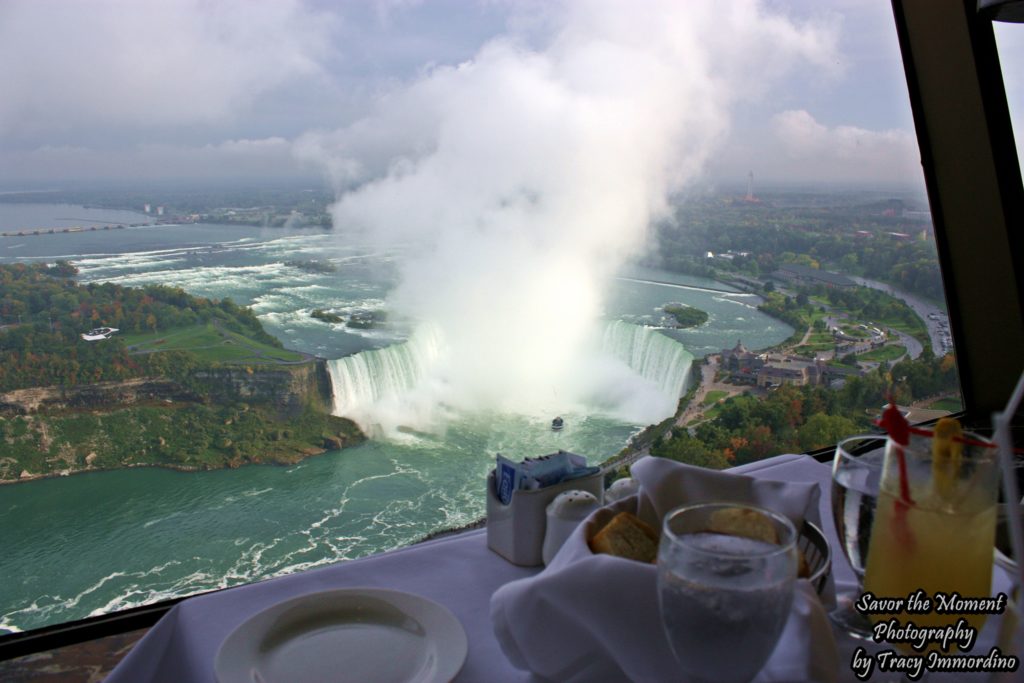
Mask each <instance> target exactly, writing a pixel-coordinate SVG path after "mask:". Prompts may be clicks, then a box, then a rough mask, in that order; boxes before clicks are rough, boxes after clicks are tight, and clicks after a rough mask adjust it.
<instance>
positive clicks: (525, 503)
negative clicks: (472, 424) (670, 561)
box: [487, 470, 604, 567]
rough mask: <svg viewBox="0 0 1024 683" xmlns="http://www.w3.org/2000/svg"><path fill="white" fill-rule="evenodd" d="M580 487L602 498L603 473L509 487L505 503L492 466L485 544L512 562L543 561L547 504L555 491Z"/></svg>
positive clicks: (530, 564) (526, 564)
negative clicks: (528, 486)
mask: <svg viewBox="0 0 1024 683" xmlns="http://www.w3.org/2000/svg"><path fill="white" fill-rule="evenodd" d="M570 490H579V491H588V492H589V493H592V494H594V496H595V497H596V498H597V500H598V501H599V502H600V501H603V494H604V476H603V475H602V474H601V472H600V470H598V471H596V472H594V473H592V474H587V475H585V476H582V477H578V478H575V479H568V480H565V481H562V482H560V483H557V484H552V485H550V486H545V487H543V488H537V489H512V490H511V496H510V498H509V502H508V504H504V503H502V502H501V500H499V498H498V489H497V487H496V485H495V470H492V471H491V472H490V474H489V475H488V476H487V547H488V548H490V549H491V550H493V551H494V552H496V553H498V554H499V555H501V556H502V557H504V558H505V559H506V560H508V561H509V562H511V563H512V564H515V565H519V566H522V567H536V566H539V565H541V564H543V562H544V559H543V548H544V532H545V530H546V527H547V507H548V504H549V503H551V501H553V500H554V499H555V498H556V497H557V496H558V494H560V493H562V492H564V491H570Z"/></svg>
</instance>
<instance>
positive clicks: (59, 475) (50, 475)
mask: <svg viewBox="0 0 1024 683" xmlns="http://www.w3.org/2000/svg"><path fill="white" fill-rule="evenodd" d="M367 440H368V437H367V438H366V439H363V440H362V441H359V442H357V443H353V444H350V445H345V446H342V447H341V448H320V449H316V448H315V447H313V446H310V452H308V453H299V454H298V455H297V457H295V459H293V460H277V459H274V458H267V459H263V460H258V461H254V462H245V463H241V464H238V465H232V464H230V463H228V462H225V463H224V464H223V465H221V466H219V467H214V466H210V467H196V466H193V465H175V464H172V463H155V462H154V463H146V462H133V463H128V464H126V465H119V466H117V467H83V468H80V469H66V470H61V471H59V472H47V473H46V474H32V475H31V476H28V477H24V478H22V477H19V478H17V479H0V486H8V485H14V484H27V483H30V482H35V481H43V480H46V479H63V478H65V477H74V476H78V475H81V474H99V473H103V472H117V471H119V470H130V469H140V468H153V469H161V470H170V471H172V472H181V473H183V474H186V473H195V472H216V471H219V470H237V469H239V468H241V467H249V466H255V467H292V466H293V465H298V464H299V463H301V462H304V461H306V460H308V459H310V458H315V457H317V456H321V455H324V454H326V453H331V452H333V451H339V452H340V451H344V450H346V449H348V448H352V447H354V446H358V445H360V444H362V443H364V442H365V441H367ZM314 450H315V451H316V452H313V451H314Z"/></svg>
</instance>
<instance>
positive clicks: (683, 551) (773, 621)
mask: <svg viewBox="0 0 1024 683" xmlns="http://www.w3.org/2000/svg"><path fill="white" fill-rule="evenodd" d="M736 510H744V511H747V512H745V513H744V514H747V515H754V516H756V517H757V518H758V524H756V525H754V526H758V525H759V526H767V527H768V528H770V529H772V530H774V532H773V535H774V536H775V540H776V541H777V542H767V541H765V540H755V539H754V538H748V537H745V536H740V535H728V534H724V533H718V531H717V529H720V528H721V525H720V524H719V523H718V520H721V518H722V517H721V515H722V514H723V511H736ZM724 514H726V515H728V514H731V513H730V512H725V513H724ZM796 539H797V532H796V529H795V528H794V527H793V524H792V523H791V522H790V521H789V520H788V519H786V518H785V517H784V516H782V515H779V514H777V513H774V512H771V511H769V510H763V509H761V508H756V507H752V506H746V505H734V504H728V503H701V504H697V505H688V506H684V507H681V508H677V509H675V510H673V511H672V512H670V513H669V514H668V515H667V516H666V517H665V522H664V526H663V533H662V539H661V544H660V546H659V549H658V600H659V604H660V607H661V621H662V625H663V627H664V629H665V633H666V634H667V636H668V641H669V644H670V645H671V647H672V651H673V652H674V653H675V656H676V659H677V660H678V662H679V666H680V668H681V669H682V671H683V672H684V673H685V674H686V679H685V680H687V681H694V682H700V681H717V682H719V683H745V682H747V681H750V680H751V679H753V678H754V677H755V676H756V675H757V673H758V672H759V671H760V670H761V668H762V667H763V666H764V664H765V662H766V661H768V657H769V656H770V655H771V653H772V650H774V649H775V645H776V643H777V642H778V640H779V636H781V635H782V628H783V626H785V623H786V619H787V617H788V616H789V610H790V606H791V605H792V602H793V583H794V581H795V579H796V571H797V548H796Z"/></svg>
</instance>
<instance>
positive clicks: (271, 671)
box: [214, 588, 467, 683]
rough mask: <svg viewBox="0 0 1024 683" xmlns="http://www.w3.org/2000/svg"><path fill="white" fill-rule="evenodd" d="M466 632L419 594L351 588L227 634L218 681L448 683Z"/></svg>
mask: <svg viewBox="0 0 1024 683" xmlns="http://www.w3.org/2000/svg"><path fill="white" fill-rule="evenodd" d="M466 651H467V645H466V632H465V631H464V630H463V629H462V625H461V624H460V623H459V620H458V619H456V618H455V615H453V614H452V613H451V612H449V611H448V610H447V609H446V608H445V607H442V606H441V605H439V604H437V603H436V602H432V601H430V600H427V599H426V598H421V597H420V596H418V595H412V594H410V593H402V592H399V591H391V590H383V589H376V588H352V589H339V590H331V591H323V592H319V593H311V594H309V595H303V596H300V597H297V598H292V599H291V600H286V601H285V602H281V603H278V604H276V605H273V606H271V607H268V608H267V609H265V610H263V611H262V612H259V613H257V614H255V615H253V616H252V617H250V618H249V619H248V620H247V621H245V622H244V623H243V624H241V625H240V626H239V627H238V628H236V629H235V630H234V631H232V632H231V634H230V635H229V636H228V637H227V639H226V640H225V641H224V643H223V644H222V645H221V647H220V650H219V651H218V652H217V658H216V660H215V662H214V671H215V672H216V675H217V681H218V682H219V683H330V682H335V681H338V682H340V681H359V682H363V681H381V682H385V681H386V682H393V683H448V681H451V680H452V679H453V678H455V675H456V674H458V673H459V669H461V668H462V663H463V662H464V661H465V659H466Z"/></svg>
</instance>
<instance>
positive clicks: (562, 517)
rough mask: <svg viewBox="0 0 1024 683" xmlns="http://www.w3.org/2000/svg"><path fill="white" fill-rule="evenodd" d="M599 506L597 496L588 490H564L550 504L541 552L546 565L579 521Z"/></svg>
mask: <svg viewBox="0 0 1024 683" xmlns="http://www.w3.org/2000/svg"><path fill="white" fill-rule="evenodd" d="M599 507H601V503H600V501H598V500H597V496H595V495H594V494H593V493H590V492H588V491H564V492H563V493H559V494H558V496H557V497H555V499H554V500H553V501H551V503H550V504H548V507H547V516H548V519H547V530H546V531H545V533H544V548H543V550H542V552H541V556H542V557H543V558H544V564H545V565H547V564H548V563H549V562H551V560H552V559H553V558H554V557H555V554H556V553H557V552H558V550H559V548H561V547H562V544H563V543H565V539H567V538H569V535H570V534H572V532H573V531H574V530H575V529H576V527H577V526H578V525H579V523H580V522H581V521H583V520H584V519H585V518H586V517H587V515H589V514H590V513H591V512H593V511H594V510H596V509H597V508H599Z"/></svg>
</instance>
